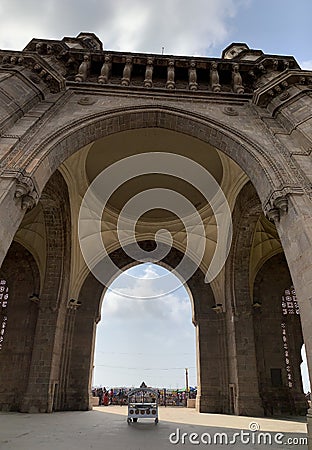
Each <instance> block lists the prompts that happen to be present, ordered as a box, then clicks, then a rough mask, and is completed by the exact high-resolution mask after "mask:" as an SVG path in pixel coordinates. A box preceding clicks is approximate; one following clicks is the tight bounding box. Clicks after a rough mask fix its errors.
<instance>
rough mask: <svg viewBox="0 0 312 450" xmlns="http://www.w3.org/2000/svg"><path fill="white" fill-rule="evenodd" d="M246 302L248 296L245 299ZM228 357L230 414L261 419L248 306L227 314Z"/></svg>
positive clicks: (252, 330)
mask: <svg viewBox="0 0 312 450" xmlns="http://www.w3.org/2000/svg"><path fill="white" fill-rule="evenodd" d="M248 300H249V297H248ZM227 317H228V321H227V325H228V339H229V346H230V349H229V355H230V356H229V358H230V360H231V361H230V366H231V367H232V373H231V378H230V382H232V383H233V384H234V385H235V387H236V389H235V402H234V413H235V414H237V415H248V416H263V408H262V405H261V399H260V395H259V383H258V374H257V360H256V348H255V338H254V329H253V317H252V306H251V304H248V303H247V302H246V304H245V306H244V307H243V306H242V305H241V306H240V307H239V308H237V309H236V312H235V313H234V312H233V313H232V314H231V313H230V312H229V314H228V316H227Z"/></svg>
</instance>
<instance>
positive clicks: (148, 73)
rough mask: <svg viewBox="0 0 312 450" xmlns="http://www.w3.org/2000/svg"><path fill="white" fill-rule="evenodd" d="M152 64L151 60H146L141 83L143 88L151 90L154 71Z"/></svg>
mask: <svg viewBox="0 0 312 450" xmlns="http://www.w3.org/2000/svg"><path fill="white" fill-rule="evenodd" d="M153 63H154V61H153V59H152V58H148V60H147V64H146V69H145V78H144V82H143V86H144V87H148V88H151V87H152V86H153V70H154V67H153Z"/></svg>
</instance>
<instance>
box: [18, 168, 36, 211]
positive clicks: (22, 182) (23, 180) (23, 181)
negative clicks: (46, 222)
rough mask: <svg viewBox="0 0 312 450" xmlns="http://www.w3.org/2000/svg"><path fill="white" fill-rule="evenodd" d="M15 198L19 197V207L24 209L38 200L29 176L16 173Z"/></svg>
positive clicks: (30, 207) (31, 206)
mask: <svg viewBox="0 0 312 450" xmlns="http://www.w3.org/2000/svg"><path fill="white" fill-rule="evenodd" d="M16 178H17V181H16V188H15V194H14V196H15V198H20V199H21V208H22V209H24V210H27V209H32V208H33V207H34V206H35V205H36V204H37V203H38V200H39V196H38V194H37V192H36V189H35V187H34V183H33V181H32V179H31V178H30V177H26V176H23V175H22V174H18V175H17V177H16Z"/></svg>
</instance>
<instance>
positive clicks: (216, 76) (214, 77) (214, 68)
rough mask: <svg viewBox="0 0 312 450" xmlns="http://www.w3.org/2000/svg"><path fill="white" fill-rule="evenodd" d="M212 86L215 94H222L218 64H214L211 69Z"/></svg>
mask: <svg viewBox="0 0 312 450" xmlns="http://www.w3.org/2000/svg"><path fill="white" fill-rule="evenodd" d="M210 85H211V89H212V91H213V92H220V91H221V85H220V83H219V73H218V64H217V63H216V62H213V63H212V64H211V69H210Z"/></svg>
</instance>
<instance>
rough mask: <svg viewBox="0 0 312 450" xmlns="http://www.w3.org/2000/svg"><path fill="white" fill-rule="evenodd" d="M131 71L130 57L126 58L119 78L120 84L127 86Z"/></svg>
mask: <svg viewBox="0 0 312 450" xmlns="http://www.w3.org/2000/svg"><path fill="white" fill-rule="evenodd" d="M131 73H132V58H126V64H125V67H124V70H123V74H122V79H121V85H122V86H129V84H130V79H131Z"/></svg>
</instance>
